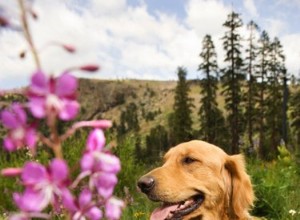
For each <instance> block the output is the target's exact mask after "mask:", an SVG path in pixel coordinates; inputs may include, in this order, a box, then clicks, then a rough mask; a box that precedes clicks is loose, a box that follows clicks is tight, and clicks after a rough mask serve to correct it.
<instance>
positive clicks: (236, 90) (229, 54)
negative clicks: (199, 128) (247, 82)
mask: <svg viewBox="0 0 300 220" xmlns="http://www.w3.org/2000/svg"><path fill="white" fill-rule="evenodd" d="M242 25H243V23H242V20H241V18H240V15H239V14H237V13H235V12H232V13H230V14H229V15H228V18H227V20H226V21H225V23H224V24H223V26H224V27H225V28H227V29H228V31H226V32H225V36H224V37H223V38H222V39H223V47H224V50H225V52H226V57H225V62H226V63H228V67H227V68H225V69H224V70H223V75H222V77H221V80H222V84H223V91H222V94H223V95H224V96H225V108H226V110H227V111H228V123H229V129H230V131H229V133H230V137H231V144H230V146H231V148H230V153H238V152H239V140H240V136H241V134H242V132H243V127H244V126H243V118H242V108H241V103H242V91H241V86H242V82H243V80H244V79H245V75H244V71H243V60H242V55H241V48H242V45H241V40H242V39H241V35H240V34H239V29H240V28H241V27H242Z"/></svg>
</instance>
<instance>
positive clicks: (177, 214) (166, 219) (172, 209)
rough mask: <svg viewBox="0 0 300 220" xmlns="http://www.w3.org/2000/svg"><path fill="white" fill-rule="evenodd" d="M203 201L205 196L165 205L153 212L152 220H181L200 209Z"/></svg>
mask: <svg viewBox="0 0 300 220" xmlns="http://www.w3.org/2000/svg"><path fill="white" fill-rule="evenodd" d="M203 201H204V196H203V195H197V196H194V197H192V198H191V199H188V200H186V201H182V202H179V203H172V204H170V203H163V205H162V206H161V207H158V208H156V209H155V210H154V211H153V212H152V214H151V217H150V220H180V219H182V218H183V217H184V216H185V215H188V214H190V213H192V212H193V211H194V210H196V209H197V208H199V207H200V205H201V204H202V202H203Z"/></svg>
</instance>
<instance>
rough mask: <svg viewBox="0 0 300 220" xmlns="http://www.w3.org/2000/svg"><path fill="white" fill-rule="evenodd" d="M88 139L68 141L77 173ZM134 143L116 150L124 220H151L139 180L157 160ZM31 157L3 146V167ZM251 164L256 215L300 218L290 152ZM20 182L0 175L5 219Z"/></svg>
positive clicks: (0, 209) (42, 157)
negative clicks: (141, 154)
mask: <svg viewBox="0 0 300 220" xmlns="http://www.w3.org/2000/svg"><path fill="white" fill-rule="evenodd" d="M85 139H86V133H85V132H81V133H78V134H76V135H75V136H74V138H72V139H70V140H68V141H67V142H66V143H65V144H64V150H65V151H64V156H65V158H66V160H67V161H68V163H69V165H70V167H72V170H73V171H72V174H73V175H76V172H78V170H79V169H77V168H76V167H77V166H78V165H77V164H78V161H77V160H78V158H80V155H81V154H82V150H83V149H84V147H85ZM134 145H135V143H134V138H132V137H129V138H127V139H125V140H124V141H123V143H120V144H119V145H118V147H117V148H116V149H115V153H116V154H117V155H118V156H119V157H120V159H121V162H122V171H121V172H120V173H119V175H118V177H119V183H118V185H117V187H116V191H115V193H116V195H117V196H118V197H119V198H122V199H124V200H125V202H126V203H127V205H126V208H125V209H124V211H123V216H122V220H129V219H130V220H131V219H132V220H134V219H138V220H148V219H149V216H150V213H151V211H152V210H153V209H154V208H155V206H156V205H157V204H156V203H153V202H151V201H149V200H148V199H147V198H146V196H144V195H143V194H142V193H140V192H138V190H137V187H136V181H137V180H138V178H139V177H140V176H142V175H143V174H145V173H146V172H147V171H148V170H150V169H152V168H153V167H155V166H156V164H153V165H146V164H144V163H143V161H142V160H141V159H140V160H138V161H139V162H138V161H137V160H136V159H135V157H134ZM49 158H51V153H48V152H47V151H42V150H39V151H38V157H37V159H38V160H39V161H40V162H42V163H47V160H48V159H49ZM27 159H30V156H29V155H28V154H26V152H24V151H23V152H22V151H20V152H16V153H12V154H9V155H8V154H7V153H5V152H4V151H3V150H1V152H0V169H2V168H5V167H12V166H22V164H23V163H24V162H25V160H27ZM247 168H248V173H249V174H250V175H251V177H252V182H253V184H254V188H255V192H256V196H257V200H256V203H255V208H254V209H253V212H252V213H253V215H255V216H258V217H265V218H267V219H269V220H272V219H274V220H295V219H300V213H299V212H300V187H299V184H300V175H299V169H298V168H297V165H296V163H295V162H294V160H293V159H292V158H291V157H290V156H289V155H288V157H285V156H283V157H280V158H279V159H277V160H275V161H272V162H268V163H266V162H261V161H258V160H254V159H253V160H250V159H249V160H248V166H247ZM76 170H77V171H76ZM17 183H18V180H16V179H15V178H4V177H0V192H4V195H5V196H1V197H0V213H1V214H2V216H1V217H0V219H1V218H2V219H4V217H3V214H4V213H8V212H11V211H14V210H15V206H14V204H13V202H12V199H11V195H12V193H13V192H14V191H20V190H21V187H20V186H18V184H17ZM291 209H293V210H296V211H297V214H296V215H294V216H293V217H292V215H291V214H290V213H289V211H290V210H291Z"/></svg>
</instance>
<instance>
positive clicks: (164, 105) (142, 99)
mask: <svg viewBox="0 0 300 220" xmlns="http://www.w3.org/2000/svg"><path fill="white" fill-rule="evenodd" d="M176 83H177V82H176V81H147V80H122V81H103V80H87V79H81V80H80V86H79V91H80V96H79V100H80V103H81V104H82V114H81V118H82V119H95V118H106V119H110V120H113V121H115V122H118V121H119V117H120V112H121V111H122V110H124V109H125V108H126V105H127V104H129V103H130V102H134V103H135V104H136V105H137V106H138V107H139V122H140V127H141V133H142V134H143V133H147V132H148V131H149V130H150V128H151V127H154V126H155V125H157V124H161V125H166V123H167V115H168V114H169V113H171V112H172V111H173V103H174V89H175V87H176ZM190 89H191V91H190V97H191V98H193V99H194V105H195V107H194V108H193V110H194V111H193V118H194V120H195V122H197V112H198V109H199V105H200V88H199V85H198V84H197V82H196V81H190ZM142 111H144V113H145V114H147V113H150V112H155V111H159V112H160V113H159V114H158V115H157V116H156V117H155V118H154V120H153V121H150V122H147V121H146V120H145V118H144V117H143V116H142ZM194 124H195V126H197V124H198V123H194Z"/></svg>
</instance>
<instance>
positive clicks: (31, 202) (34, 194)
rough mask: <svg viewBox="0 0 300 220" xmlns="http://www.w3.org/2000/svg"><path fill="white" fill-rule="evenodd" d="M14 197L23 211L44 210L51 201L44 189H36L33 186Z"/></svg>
mask: <svg viewBox="0 0 300 220" xmlns="http://www.w3.org/2000/svg"><path fill="white" fill-rule="evenodd" d="M13 198H14V201H15V203H16V204H17V206H18V207H19V208H20V209H21V210H22V211H28V212H39V211H42V210H43V209H44V208H46V206H47V205H48V204H49V202H50V200H49V198H47V197H45V195H44V194H43V193H42V191H34V190H33V189H32V188H26V189H25V192H24V194H23V195H21V194H18V193H15V194H14V195H13Z"/></svg>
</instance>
